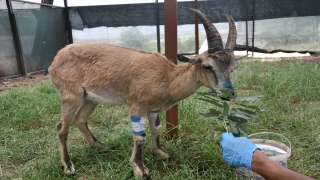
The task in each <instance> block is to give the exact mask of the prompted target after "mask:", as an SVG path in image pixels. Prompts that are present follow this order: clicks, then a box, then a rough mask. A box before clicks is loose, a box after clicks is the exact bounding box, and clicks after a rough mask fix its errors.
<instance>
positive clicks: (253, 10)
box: [252, 0, 256, 57]
mask: <svg viewBox="0 0 320 180" xmlns="http://www.w3.org/2000/svg"><path fill="white" fill-rule="evenodd" d="M255 18H256V17H255V0H253V1H252V57H253V49H254V26H255V24H254V22H255V21H254V19H255Z"/></svg>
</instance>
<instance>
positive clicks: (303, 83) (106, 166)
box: [0, 59, 320, 180]
mask: <svg viewBox="0 0 320 180" xmlns="http://www.w3.org/2000/svg"><path fill="white" fill-rule="evenodd" d="M232 80H233V83H234V86H235V87H236V89H237V94H238V96H240V97H243V96H248V95H251V94H262V95H264V97H263V98H262V99H260V100H259V101H255V102H251V103H253V104H254V105H257V106H259V107H261V108H262V109H264V110H265V111H264V112H262V113H259V115H260V117H259V118H258V119H255V120H253V121H250V122H249V123H248V131H249V133H255V132H262V131H267V132H276V133H280V134H282V135H284V136H286V137H287V138H288V139H289V140H290V141H291V143H292V156H291V157H290V158H289V159H288V166H289V168H290V169H292V170H295V171H298V172H299V173H303V174H305V175H308V176H311V177H313V178H315V179H320V121H319V117H320V96H319V93H320V67H319V63H317V62H303V61H288V60H286V61H280V62H259V61H254V60H253V59H248V60H245V61H240V63H239V66H238V69H237V70H236V71H235V72H234V73H233V74H232ZM207 90H208V89H206V88H201V89H200V91H207ZM196 97H197V96H196V95H193V96H191V97H189V98H188V99H186V100H183V101H181V102H180V103H179V138H177V139H176V140H172V141H166V140H165V139H164V138H162V139H161V143H162V144H163V147H164V149H165V150H166V151H167V152H168V153H169V155H170V157H171V158H170V160H166V161H159V160H157V158H156V157H155V156H154V155H153V154H152V153H151V150H150V149H151V144H150V143H151V142H150V131H149V129H148V128H147V130H146V132H147V142H146V145H145V148H144V154H143V159H144V162H145V165H146V166H147V167H148V168H149V170H150V171H151V173H152V177H153V179H166V180H171V179H172V180H173V179H174V180H176V179H178V180H179V179H181V180H187V179H190V180H191V179H192V180H194V179H204V180H206V179H235V173H234V168H233V167H230V166H228V165H226V164H225V163H224V162H223V160H222V157H221V150H220V145H219V141H220V139H219V134H218V133H216V132H215V131H214V130H213V129H214V126H213V125H212V121H213V119H209V118H201V117H200V116H199V115H198V114H199V113H201V112H205V111H206V110H207V109H208V108H212V107H208V106H209V104H206V103H204V102H202V101H199V100H196V99H195V98H196ZM60 106H61V105H60V101H59V97H58V95H57V93H56V91H55V89H54V87H53V85H52V84H51V83H50V82H43V83H42V84H40V85H37V86H33V87H18V88H15V89H11V90H8V91H6V92H5V93H2V94H0V179H24V180H27V179H32V180H34V179H39V180H40V179H41V180H43V179H59V180H60V179H68V180H70V179H81V180H84V179H86V180H87V179H134V176H133V174H132V168H131V166H130V162H129V159H130V155H131V150H132V146H133V142H132V133H131V127H130V123H129V115H128V112H129V111H128V108H127V107H126V106H109V105H100V106H99V107H98V108H97V110H96V111H95V112H94V114H93V115H92V116H91V117H90V120H89V125H90V128H91V129H92V132H93V133H94V134H95V135H96V137H97V138H98V140H99V141H101V142H102V143H104V144H105V145H106V146H107V148H108V152H107V153H104V154H100V153H99V152H98V150H97V149H94V148H90V147H89V146H88V145H87V144H86V142H85V140H84V138H83V137H82V135H81V134H80V132H79V131H78V130H77V128H76V127H75V126H72V127H71V128H70V133H69V139H68V144H69V152H70V155H71V159H72V161H73V162H74V163H75V167H76V170H77V175H76V176H75V177H72V178H68V177H66V176H65V175H64V174H63V170H62V169H61V167H60V154H59V143H58V140H57V131H56V127H55V126H56V124H57V123H58V121H59V113H60ZM161 117H162V123H161V124H162V126H163V128H162V131H161V132H162V136H163V137H164V135H165V115H164V113H162V114H161Z"/></svg>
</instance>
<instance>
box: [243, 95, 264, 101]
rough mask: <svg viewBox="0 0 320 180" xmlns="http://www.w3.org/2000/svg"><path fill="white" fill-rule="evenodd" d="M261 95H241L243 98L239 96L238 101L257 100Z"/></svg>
mask: <svg viewBox="0 0 320 180" xmlns="http://www.w3.org/2000/svg"><path fill="white" fill-rule="evenodd" d="M261 97H263V95H251V96H248V97H243V98H239V99H238V100H239V101H254V100H257V99H259V98H261Z"/></svg>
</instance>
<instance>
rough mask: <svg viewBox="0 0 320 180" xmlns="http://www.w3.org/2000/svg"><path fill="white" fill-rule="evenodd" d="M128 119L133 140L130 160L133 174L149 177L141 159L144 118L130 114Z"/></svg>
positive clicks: (144, 136) (143, 140) (144, 137)
mask: <svg viewBox="0 0 320 180" xmlns="http://www.w3.org/2000/svg"><path fill="white" fill-rule="evenodd" d="M130 119H131V126H132V130H133V142H134V146H133V150H132V155H131V159H130V160H131V163H132V165H133V167H134V174H135V175H136V176H139V177H141V178H143V179H151V176H150V173H149V170H148V168H147V167H146V166H145V165H144V163H143V161H142V149H143V146H144V144H145V141H146V134H145V132H144V123H145V121H144V118H143V117H139V118H137V117H134V116H131V117H130Z"/></svg>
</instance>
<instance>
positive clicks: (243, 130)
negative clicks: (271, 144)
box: [236, 123, 248, 137]
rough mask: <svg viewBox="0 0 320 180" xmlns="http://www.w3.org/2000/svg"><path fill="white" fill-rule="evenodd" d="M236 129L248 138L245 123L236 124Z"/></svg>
mask: <svg viewBox="0 0 320 180" xmlns="http://www.w3.org/2000/svg"><path fill="white" fill-rule="evenodd" d="M236 127H237V128H238V129H239V131H240V132H241V133H242V134H243V135H244V136H245V137H248V131H247V124H246V123H237V125H236Z"/></svg>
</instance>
